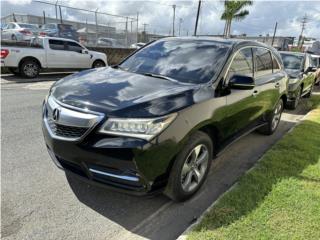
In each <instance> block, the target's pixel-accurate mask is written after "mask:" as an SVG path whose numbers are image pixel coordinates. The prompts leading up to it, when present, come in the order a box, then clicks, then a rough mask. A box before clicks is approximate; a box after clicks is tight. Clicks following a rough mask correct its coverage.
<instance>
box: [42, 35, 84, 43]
mask: <svg viewBox="0 0 320 240" xmlns="http://www.w3.org/2000/svg"><path fill="white" fill-rule="evenodd" d="M37 38H41V39H44V38H47V39H52V40H62V41H71V42H76V43H78V42H77V41H75V40H72V39H69V38H59V37H45V36H39V37H37Z"/></svg>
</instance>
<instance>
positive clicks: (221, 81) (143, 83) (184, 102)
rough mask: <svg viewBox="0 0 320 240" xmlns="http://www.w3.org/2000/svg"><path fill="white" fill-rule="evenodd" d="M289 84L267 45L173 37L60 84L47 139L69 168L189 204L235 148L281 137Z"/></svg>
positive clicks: (49, 104)
mask: <svg viewBox="0 0 320 240" xmlns="http://www.w3.org/2000/svg"><path fill="white" fill-rule="evenodd" d="M254 66H255V68H254ZM287 84H288V77H287V74H286V72H285V71H284V68H283V64H282V61H281V57H280V55H279V54H278V53H277V51H276V50H275V49H273V48H271V47H268V46H267V45H264V44H262V43H258V42H253V41H241V40H225V39H218V38H207V37H206V38H205V37H189V38H165V39H161V40H158V41H156V42H153V43H151V44H149V45H148V46H146V47H144V48H142V49H140V50H138V51H137V52H135V53H134V54H133V55H131V56H129V57H128V58H127V59H125V60H124V61H123V62H122V63H120V64H119V65H117V66H113V67H108V68H101V69H95V70H89V71H83V72H80V73H76V74H74V75H71V76H68V77H66V78H64V79H61V80H60V81H58V82H56V83H55V84H54V85H53V86H52V88H51V89H50V91H49V94H48V96H47V97H46V99H45V101H44V103H43V134H44V138H45V142H46V146H47V149H48V151H49V154H50V156H51V157H52V159H53V161H54V163H55V164H56V165H57V166H58V167H59V168H61V169H64V170H66V171H68V172H72V173H74V174H76V175H78V176H81V177H83V179H87V180H88V181H90V182H91V183H100V184H102V185H103V186H105V187H113V188H116V189H122V190H123V191H126V192H130V193H136V194H146V193H148V194H149V193H153V192H157V191H160V190H164V193H165V194H166V195H167V196H169V197H170V198H172V199H174V200H176V201H182V200H185V199H187V198H189V197H191V196H192V195H193V194H194V193H195V192H196V191H197V190H198V189H199V188H200V186H201V185H202V184H203V182H204V180H205V179H206V176H207V174H208V171H209V168H210V164H211V160H212V159H213V157H214V156H216V154H217V153H219V152H220V151H222V150H223V149H224V148H225V147H226V146H228V145H229V144H230V143H231V142H233V141H235V139H237V138H239V137H241V136H243V135H244V134H247V133H248V132H250V131H253V130H256V129H258V130H259V132H260V133H262V134H266V135H270V134H272V133H273V132H275V131H276V129H277V126H278V124H279V122H280V117H281V113H282V110H283V106H284V104H285V103H286V99H287V96H286V94H287ZM248 147H250V146H249V145H248Z"/></svg>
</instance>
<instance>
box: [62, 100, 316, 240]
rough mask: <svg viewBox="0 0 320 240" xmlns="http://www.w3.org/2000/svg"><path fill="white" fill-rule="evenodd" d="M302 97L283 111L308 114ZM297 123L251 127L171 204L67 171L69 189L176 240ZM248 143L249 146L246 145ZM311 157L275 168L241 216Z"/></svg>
mask: <svg viewBox="0 0 320 240" xmlns="http://www.w3.org/2000/svg"><path fill="white" fill-rule="evenodd" d="M305 101H306V100H302V105H301V106H300V107H299V108H298V109H296V110H295V111H286V112H287V114H290V113H291V115H294V114H296V115H297V116H299V115H304V114H306V112H307V109H306V108H305V107H306V105H304V104H306V103H305ZM300 119H301V116H300ZM296 123H297V121H296V120H295V118H294V120H292V119H290V118H287V116H286V117H284V118H283V119H282V120H281V123H280V125H279V131H276V132H275V133H274V134H273V135H272V136H263V135H260V134H258V133H256V132H253V133H251V134H249V135H247V136H245V137H243V138H242V139H240V140H239V141H237V142H236V143H234V144H232V145H231V146H230V147H229V148H228V150H227V151H225V152H224V153H223V154H221V155H220V156H219V157H218V158H216V159H215V160H214V162H213V164H212V167H211V169H210V173H209V175H208V179H207V180H206V183H205V184H204V186H203V187H202V188H201V189H200V191H199V192H198V193H197V194H196V195H195V196H194V197H193V198H191V199H190V200H188V201H186V202H184V203H174V202H172V201H170V200H169V199H168V198H166V197H165V196H164V195H161V194H159V195H156V196H153V197H136V196H131V195H127V194H123V193H119V192H115V191H111V190H107V189H105V188H103V187H99V186H96V185H92V184H88V183H87V182H85V181H82V180H81V179H79V178H78V177H75V176H74V175H73V174H68V173H66V176H67V180H68V183H69V185H70V187H71V189H72V191H73V192H74V194H75V196H76V197H77V198H78V200H79V201H80V202H81V203H83V204H85V205H86V206H88V207H89V208H91V209H93V210H94V211H96V212H97V213H99V214H101V215H102V216H104V217H106V218H108V219H109V220H111V221H113V222H115V223H117V224H119V225H120V226H122V227H123V228H125V229H126V230H127V231H129V232H131V233H134V234H136V235H139V236H142V237H144V238H147V239H161V240H165V239H175V238H177V237H178V236H179V235H180V234H181V233H182V232H183V231H184V230H185V229H186V228H187V227H188V226H189V225H190V224H191V223H192V222H194V221H195V220H196V219H197V218H198V217H199V216H200V215H201V214H202V213H203V212H204V211H205V210H206V209H207V208H208V206H210V205H211V204H212V203H213V202H214V201H216V200H217V199H218V198H219V197H220V196H221V195H222V194H223V193H225V192H226V191H227V190H228V189H229V188H230V187H231V186H232V185H233V184H234V183H236V182H237V181H238V179H239V178H240V177H241V176H243V175H244V174H245V173H246V172H247V171H248V170H249V169H251V168H252V167H253V166H254V165H255V164H256V163H257V161H258V160H259V159H260V157H261V156H262V155H263V154H264V153H265V152H266V151H267V150H268V149H270V148H271V147H272V146H273V145H274V144H275V143H276V142H277V141H278V140H280V139H281V138H282V137H283V135H284V134H285V133H286V132H288V131H289V130H290V129H291V128H292V127H293V126H294V125H295V124H296ZM312 126H313V125H312ZM314 127H315V128H316V129H319V128H320V126H319V125H314ZM248 143H249V145H250V148H248ZM315 161H316V159H309V160H305V161H303V164H299V165H298V166H295V167H294V169H293V170H292V171H290V174H282V173H281V172H279V173H275V174H277V175H276V178H275V179H274V181H272V182H271V183H270V185H269V186H268V187H267V189H265V191H261V193H257V194H259V196H252V197H253V198H255V199H260V201H259V202H256V203H253V204H251V205H248V208H247V209H246V211H245V212H243V214H241V215H240V216H239V217H242V216H245V215H246V214H248V213H250V212H251V211H253V210H254V209H255V208H256V207H258V206H259V205H260V204H261V202H262V200H263V198H264V197H265V196H267V194H268V193H269V192H270V191H271V190H272V186H273V184H274V183H276V182H277V181H280V180H281V179H282V178H287V177H291V176H298V175H299V174H300V173H301V172H302V171H303V169H304V168H306V167H307V166H308V165H310V164H314V163H315ZM257 187H258V186H257ZM244 204H246V203H244ZM232 222H233V221H229V222H228V221H227V222H222V223H221V224H219V225H216V226H215V227H214V228H213V229H215V228H218V227H221V226H225V225H229V224H232ZM118 237H119V236H117V237H115V238H118ZM120 239H121V237H120Z"/></svg>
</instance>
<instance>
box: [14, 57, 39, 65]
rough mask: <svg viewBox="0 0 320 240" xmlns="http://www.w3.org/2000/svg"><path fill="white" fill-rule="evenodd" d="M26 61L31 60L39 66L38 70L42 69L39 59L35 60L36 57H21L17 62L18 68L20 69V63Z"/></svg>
mask: <svg viewBox="0 0 320 240" xmlns="http://www.w3.org/2000/svg"><path fill="white" fill-rule="evenodd" d="M27 60H32V61H35V62H37V63H38V64H39V66H40V68H42V65H41V62H40V61H39V59H37V58H36V57H33V56H26V57H23V58H22V59H21V60H20V61H19V64H18V67H19V68H20V67H21V65H22V63H24V62H25V61H27Z"/></svg>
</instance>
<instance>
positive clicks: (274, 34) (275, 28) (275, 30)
mask: <svg viewBox="0 0 320 240" xmlns="http://www.w3.org/2000/svg"><path fill="white" fill-rule="evenodd" d="M277 27H278V22H276V25H275V26H274V32H273V37H272V42H271V46H272V47H273V43H274V38H275V36H276V32H277Z"/></svg>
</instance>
